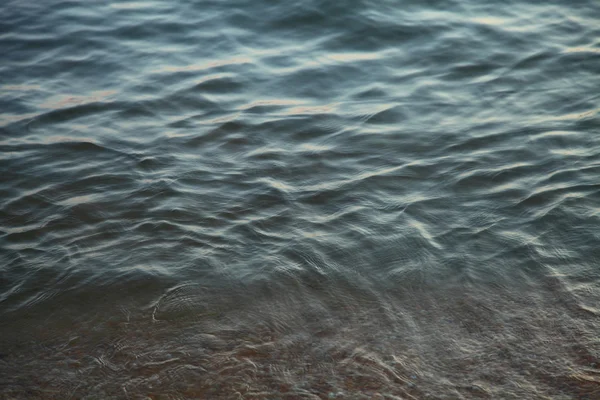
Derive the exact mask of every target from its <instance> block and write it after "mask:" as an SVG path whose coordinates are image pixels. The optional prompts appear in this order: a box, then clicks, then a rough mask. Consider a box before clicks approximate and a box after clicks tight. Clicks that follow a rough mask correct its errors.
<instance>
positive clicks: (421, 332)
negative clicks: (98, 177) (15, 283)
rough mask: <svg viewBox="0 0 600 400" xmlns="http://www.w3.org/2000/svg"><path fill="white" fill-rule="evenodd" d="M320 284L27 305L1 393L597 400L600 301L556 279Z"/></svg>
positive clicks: (5, 343) (5, 345)
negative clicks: (46, 309) (394, 286)
mask: <svg viewBox="0 0 600 400" xmlns="http://www.w3.org/2000/svg"><path fill="white" fill-rule="evenodd" d="M317 286H319V285H316V286H313V287H309V286H299V285H298V286H296V288H295V289H293V290H292V289H289V290H287V291H285V293H284V294H281V293H280V292H277V291H276V290H270V289H269V288H267V289H266V290H265V288H262V289H261V290H260V291H259V290H254V291H250V292H249V294H246V295H245V297H244V296H241V295H239V293H240V291H239V288H238V289H235V288H234V289H233V290H232V291H231V292H226V291H222V290H216V289H214V290H213V289H210V288H206V287H201V286H198V285H182V286H179V287H177V288H175V289H173V290H171V291H169V292H167V293H166V294H165V295H163V296H162V297H161V298H160V299H158V300H156V301H154V302H152V303H151V304H150V305H149V306H147V307H145V308H143V309H139V310H140V311H139V312H138V311H133V308H132V309H127V308H125V307H124V306H122V305H120V306H119V305H115V306H114V309H113V310H112V312H111V315H109V316H107V315H106V312H97V313H96V314H95V315H94V316H90V314H91V313H88V319H87V320H85V321H81V320H79V322H77V321H74V320H73V319H68V318H66V317H65V318H64V319H63V321H59V320H58V319H53V320H52V322H49V320H48V319H46V320H44V319H43V318H41V317H40V316H39V315H38V316H36V314H35V313H32V314H31V315H30V317H31V318H30V319H28V320H27V321H21V322H19V323H17V322H14V323H13V325H12V326H11V331H12V332H16V333H15V334H14V335H12V336H9V335H5V337H4V340H2V342H0V344H1V347H0V349H1V351H2V353H1V356H0V357H1V358H0V388H2V389H1V390H0V398H2V399H289V400H291V399H332V398H333V399H589V400H593V399H600V344H599V342H600V336H599V333H600V329H598V328H599V327H600V314H599V313H598V310H597V309H596V308H594V304H598V300H600V298H599V297H598V296H594V295H593V292H590V291H589V290H588V291H582V292H577V290H574V289H573V288H570V287H566V286H565V285H564V284H563V282H562V281H561V279H560V278H558V277H549V278H548V279H546V280H545V282H544V283H543V284H542V285H541V286H540V287H538V288H536V290H535V291H529V292H528V291H526V290H521V289H519V290H509V289H508V288H506V287H501V286H493V285H491V286H489V287H486V288H482V287H476V286H471V287H469V286H468V285H460V286H456V287H447V288H445V289H443V290H440V289H439V288H437V289H435V290H434V289H432V288H428V287H426V286H421V287H420V288H418V289H413V290H411V291H410V292H408V291H405V292H393V291H388V292H385V293H382V292H379V293H374V292H372V293H369V291H362V292H356V291H352V290H350V289H348V288H346V289H344V288H339V287H337V288H333V287H326V286H327V284H325V285H323V286H321V287H317ZM246 289H247V288H246ZM236 290H237V291H238V292H237V294H236V295H231V294H230V293H234V292H236ZM257 293H260V294H257ZM105 307H106V308H110V304H109V305H108V306H107V305H105ZM77 312H78V311H77V310H76V309H72V310H71V309H68V308H63V309H62V310H61V315H80V314H77ZM134 314H135V315H134ZM35 320H38V321H39V320H44V321H45V322H43V323H39V322H38V323H36V322H35ZM19 324H20V325H19ZM5 333H8V329H7V330H6V331H5Z"/></svg>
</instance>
